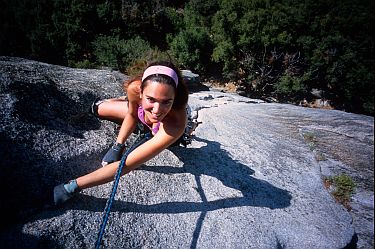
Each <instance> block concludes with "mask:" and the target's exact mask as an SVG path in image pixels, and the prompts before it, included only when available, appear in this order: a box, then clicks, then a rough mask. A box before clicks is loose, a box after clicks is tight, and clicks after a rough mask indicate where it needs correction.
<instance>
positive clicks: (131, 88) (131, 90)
mask: <svg viewBox="0 0 375 249" xmlns="http://www.w3.org/2000/svg"><path fill="white" fill-rule="evenodd" d="M126 92H127V95H128V99H129V101H132V100H138V99H139V95H140V94H141V81H140V80H135V81H132V82H131V83H130V84H129V85H128V86H127V89H126Z"/></svg>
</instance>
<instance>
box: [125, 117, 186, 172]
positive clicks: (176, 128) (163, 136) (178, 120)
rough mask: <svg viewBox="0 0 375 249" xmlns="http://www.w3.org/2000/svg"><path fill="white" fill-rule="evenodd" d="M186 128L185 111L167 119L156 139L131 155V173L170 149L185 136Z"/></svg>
mask: <svg viewBox="0 0 375 249" xmlns="http://www.w3.org/2000/svg"><path fill="white" fill-rule="evenodd" d="M185 126H186V111H185V110H182V111H178V112H177V113H175V114H173V117H172V118H167V119H166V120H165V121H164V122H163V123H162V124H161V126H160V128H159V131H158V132H157V133H156V134H155V136H154V137H152V138H151V139H150V140H149V141H147V142H145V143H144V144H142V145H140V146H139V147H137V148H136V149H135V150H134V151H132V152H131V153H130V154H129V156H128V157H127V160H126V168H127V169H129V171H130V170H133V169H135V168H137V167H139V166H140V165H142V164H143V163H145V162H147V161H148V160H150V159H151V158H153V157H155V156H156V155H158V154H159V153H160V152H162V151H163V150H164V149H166V148H168V147H169V146H170V145H172V144H173V143H174V142H176V141H177V140H178V139H179V138H180V137H181V136H182V135H183V133H184V130H185Z"/></svg>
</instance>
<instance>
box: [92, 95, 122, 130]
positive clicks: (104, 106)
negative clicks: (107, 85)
mask: <svg viewBox="0 0 375 249" xmlns="http://www.w3.org/2000/svg"><path fill="white" fill-rule="evenodd" d="M95 105H96V107H97V110H96V113H95V114H96V115H97V116H98V118H100V119H105V120H109V121H113V122H116V123H119V124H121V123H122V121H123V120H124V118H125V115H126V113H127V112H128V101H126V99H124V98H117V99H105V100H102V101H99V102H96V103H95Z"/></svg>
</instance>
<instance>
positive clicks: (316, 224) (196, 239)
mask: <svg viewBox="0 0 375 249" xmlns="http://www.w3.org/2000/svg"><path fill="white" fill-rule="evenodd" d="M124 79H126V76H124V75H122V74H120V73H118V72H114V71H112V72H111V71H106V70H80V69H71V68H66V67H61V66H54V65H49V64H44V63H40V62H35V61H29V60H23V59H19V58H9V57H0V102H1V106H2V108H1V111H0V113H1V121H0V138H1V140H0V155H1V158H2V163H1V171H0V177H1V179H0V180H1V183H0V184H1V196H2V197H3V199H2V201H1V210H0V211H1V215H2V220H3V221H5V222H4V223H2V226H1V230H0V232H1V233H0V240H1V241H2V243H3V246H5V248H92V247H93V246H94V243H95V241H96V239H97V234H98V231H99V226H100V223H101V219H102V211H103V209H104V206H105V203H106V200H107V198H108V197H109V194H110V191H111V188H112V184H111V183H109V184H105V185H102V186H98V187H94V188H92V189H87V190H84V191H82V192H81V193H80V194H79V195H77V197H76V198H74V199H72V200H71V201H69V202H68V203H66V205H63V206H62V207H60V208H56V209H42V208H41V205H42V203H43V201H44V200H45V196H46V193H48V191H47V190H48V189H49V188H51V187H52V186H54V185H56V184H58V183H61V182H64V181H67V180H69V179H72V178H74V177H77V176H79V175H82V174H85V173H88V172H90V171H92V170H95V169H96V168H98V167H100V161H101V158H102V156H103V154H104V153H105V152H106V150H107V149H108V147H109V146H110V145H111V143H112V142H113V141H114V139H115V137H116V135H117V132H118V128H119V127H118V125H116V124H114V123H111V122H109V121H99V120H97V119H96V118H94V117H93V116H91V115H90V114H88V109H89V107H90V104H91V102H92V101H93V100H94V99H95V98H96V97H98V96H99V97H116V96H120V95H122V94H123V92H122V88H121V85H122V81H123V80H124ZM189 105H190V107H191V109H192V111H193V115H195V116H196V117H197V119H198V121H199V122H202V123H201V124H200V125H199V126H198V128H197V129H196V132H195V136H194V140H193V143H192V144H191V145H189V146H188V147H187V148H184V147H174V148H170V149H168V150H165V151H164V152H162V153H161V154H160V155H158V156H157V157H155V158H154V159H152V160H150V161H149V162H147V163H146V164H145V165H144V166H142V167H140V168H139V169H138V170H135V171H133V172H131V173H130V174H128V175H126V176H124V177H122V179H121V180H120V184H119V190H118V192H117V195H116V200H115V202H114V205H113V207H112V212H111V215H110V219H109V222H108V224H107V229H106V233H105V236H104V240H103V244H104V246H105V248H345V247H347V248H355V247H354V246H355V244H358V248H370V246H371V248H372V246H373V228H372V227H373V179H374V177H373V162H374V154H373V149H374V144H373V141H374V138H373V134H374V127H373V124H374V119H373V118H372V117H367V116H362V115H356V114H350V113H344V112H340V111H333V110H318V109H307V108H303V107H296V106H292V105H283V104H275V103H264V102H262V101H260V100H256V99H249V98H245V97H241V96H239V95H236V94H229V93H222V92H217V91H214V90H212V89H211V90H209V91H200V92H195V93H191V94H190V98H189ZM307 133H308V134H313V135H314V146H313V147H312V146H311V144H310V142H311V141H307V140H306V137H305V136H304V134H307ZM340 173H347V174H349V175H350V176H352V177H353V179H354V180H355V182H356V183H357V186H358V188H357V191H356V193H355V195H354V197H353V200H352V203H351V204H352V208H353V209H352V211H350V212H349V211H348V210H346V209H345V208H344V207H343V206H342V205H340V204H339V203H337V202H336V201H335V200H334V198H333V197H332V196H331V195H330V193H329V191H328V190H327V189H325V188H324V185H323V177H324V176H329V175H337V174H340ZM47 197H48V195H47ZM357 239H358V241H357Z"/></svg>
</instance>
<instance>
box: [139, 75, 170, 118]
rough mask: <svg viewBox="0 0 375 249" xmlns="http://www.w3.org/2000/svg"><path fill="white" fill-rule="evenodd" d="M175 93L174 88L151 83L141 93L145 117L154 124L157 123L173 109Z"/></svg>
mask: <svg viewBox="0 0 375 249" xmlns="http://www.w3.org/2000/svg"><path fill="white" fill-rule="evenodd" d="M174 97H175V91H174V89H173V87H172V86H170V85H168V84H162V83H159V82H156V81H150V82H148V84H147V85H146V86H145V88H144V89H143V92H142V93H141V98H142V107H143V109H144V110H145V116H146V117H147V119H148V120H149V121H150V122H152V123H157V122H159V121H161V120H163V118H164V117H165V116H166V115H167V114H168V112H169V111H170V110H171V109H172V105H173V100H174Z"/></svg>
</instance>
